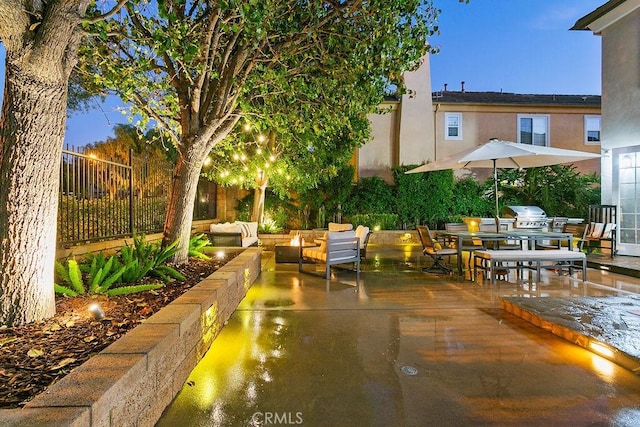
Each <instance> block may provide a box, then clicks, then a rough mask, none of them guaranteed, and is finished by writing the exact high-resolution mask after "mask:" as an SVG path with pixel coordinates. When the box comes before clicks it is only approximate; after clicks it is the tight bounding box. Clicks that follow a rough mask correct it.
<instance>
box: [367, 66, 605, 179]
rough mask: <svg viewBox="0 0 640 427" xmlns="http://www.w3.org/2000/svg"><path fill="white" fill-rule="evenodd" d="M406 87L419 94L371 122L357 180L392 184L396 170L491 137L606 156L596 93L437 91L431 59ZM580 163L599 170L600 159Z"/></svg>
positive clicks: (394, 102)
mask: <svg viewBox="0 0 640 427" xmlns="http://www.w3.org/2000/svg"><path fill="white" fill-rule="evenodd" d="M406 84H407V86H408V88H409V89H410V90H413V91H414V92H415V94H413V95H405V96H404V97H403V98H402V99H388V100H387V101H386V102H385V103H384V104H382V105H381V106H380V108H381V110H382V111H385V112H384V113H382V114H374V115H371V116H370V117H369V119H370V121H371V125H372V130H373V134H372V140H371V142H369V143H367V144H366V145H365V146H363V147H362V148H361V149H360V150H359V152H358V154H357V156H356V161H357V170H358V174H359V177H366V176H371V175H378V176H381V177H383V178H385V180H387V181H388V182H392V177H391V172H390V170H391V168H392V167H395V166H399V165H415V164H421V163H424V162H427V161H434V160H439V159H441V158H443V157H446V156H448V155H451V154H453V153H456V152H459V151H462V150H464V149H467V148H469V147H472V146H474V145H478V144H481V143H483V142H486V141H488V140H489V139H491V138H499V139H502V140H507V141H514V142H523V143H529V144H536V145H546V146H550V147H557V148H567V149H573V150H580V151H589V152H594V153H600V96H598V95H522V94H513V93H502V92H469V91H466V90H465V89H464V82H463V83H462V84H461V87H460V90H459V91H449V90H444V91H441V92H434V93H432V92H431V90H430V77H429V62H428V60H425V61H424V63H423V65H422V66H421V67H420V68H419V69H418V70H417V71H415V72H413V73H411V74H410V75H409V78H407V79H406ZM427 86H429V87H427ZM575 166H576V169H578V170H579V171H581V172H585V173H586V172H595V173H600V162H599V160H598V159H595V160H588V161H583V162H578V163H576V164H575ZM479 175H482V171H479Z"/></svg>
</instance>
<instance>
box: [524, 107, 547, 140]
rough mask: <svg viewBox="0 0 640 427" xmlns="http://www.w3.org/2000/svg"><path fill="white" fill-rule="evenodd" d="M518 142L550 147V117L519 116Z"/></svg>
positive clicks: (538, 115) (535, 115)
mask: <svg viewBox="0 0 640 427" xmlns="http://www.w3.org/2000/svg"><path fill="white" fill-rule="evenodd" d="M518 142H519V143H521V144H530V145H540V146H543V147H544V146H547V145H549V116H548V115H542V114H534V115H525V114H518Z"/></svg>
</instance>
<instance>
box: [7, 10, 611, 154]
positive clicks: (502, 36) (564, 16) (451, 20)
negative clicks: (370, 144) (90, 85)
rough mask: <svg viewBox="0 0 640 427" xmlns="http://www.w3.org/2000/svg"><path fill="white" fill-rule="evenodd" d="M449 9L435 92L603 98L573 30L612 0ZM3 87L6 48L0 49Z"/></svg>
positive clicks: (596, 56)
mask: <svg viewBox="0 0 640 427" xmlns="http://www.w3.org/2000/svg"><path fill="white" fill-rule="evenodd" d="M434 3H435V5H436V7H438V8H440V9H441V10H442V13H441V15H440V18H439V27H440V35H438V36H435V37H433V38H432V39H431V40H430V42H431V44H432V45H435V46H438V47H439V48H440V53H439V54H437V55H434V56H432V57H431V84H432V90H433V91H437V90H441V89H443V87H444V84H445V83H447V84H448V89H449V90H460V82H461V81H464V82H465V90H467V91H472V92H477V91H497V92H499V91H501V90H502V91H504V92H514V93H522V94H528V93H537V94H571V95H599V94H600V92H601V89H600V82H601V77H600V76H601V73H600V64H601V61H600V54H601V48H600V37H598V36H595V35H593V34H592V33H591V32H590V31H569V28H571V27H572V26H573V24H574V23H575V22H576V20H578V19H579V18H581V17H582V16H584V15H586V14H588V13H589V12H591V11H593V10H594V9H596V8H597V7H599V6H601V5H602V4H604V3H606V0H535V1H530V0H529V1H527V0H471V1H470V2H469V3H468V4H466V3H464V2H463V3H460V2H459V1H458V0H434ZM0 68H1V69H0V85H2V86H4V49H3V48H2V47H1V45H0ZM118 104H119V101H118V100H117V99H112V100H110V102H108V103H106V104H104V105H100V106H99V107H100V108H95V109H94V110H93V111H91V112H89V113H87V114H84V113H83V114H80V113H76V114H74V115H72V116H71V117H70V118H69V120H68V121H67V134H66V138H65V141H66V142H67V143H70V144H72V145H84V144H87V143H92V142H95V141H101V140H104V139H106V138H107V137H108V136H112V135H113V132H112V130H113V126H114V125H115V124H117V123H124V122H126V118H125V117H124V116H122V115H121V114H120V113H119V112H118V111H116V109H115V108H116V106H117V105H118Z"/></svg>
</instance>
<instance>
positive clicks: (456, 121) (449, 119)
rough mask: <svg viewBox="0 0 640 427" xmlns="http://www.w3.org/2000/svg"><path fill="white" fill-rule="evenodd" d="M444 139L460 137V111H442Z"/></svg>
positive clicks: (458, 138)
mask: <svg viewBox="0 0 640 427" xmlns="http://www.w3.org/2000/svg"><path fill="white" fill-rule="evenodd" d="M444 127H445V132H446V133H445V135H444V139H457V140H460V139H462V113H444Z"/></svg>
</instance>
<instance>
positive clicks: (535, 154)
mask: <svg viewBox="0 0 640 427" xmlns="http://www.w3.org/2000/svg"><path fill="white" fill-rule="evenodd" d="M598 157H600V154H596V153H588V152H585V151H576V150H565V149H562V148H552V147H540V146H537V145H529V144H519V143H516V142H509V141H501V140H499V139H491V140H490V141H489V142H485V143H484V144H481V145H477V146H475V147H471V148H469V149H467V150H464V151H460V152H459V153H455V154H452V155H451V156H448V157H445V158H443V159H440V160H437V161H435V162H431V163H427V164H424V165H422V166H419V167H417V168H415V169H411V170H409V171H407V172H406V173H419V172H430V171H437V170H446V169H467V168H493V184H494V194H495V198H496V217H498V216H499V213H498V168H510V169H516V168H517V169H524V168H531V167H538V166H549V165H557V164H562V163H573V162H577V161H580V160H587V159H595V158H598Z"/></svg>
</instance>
